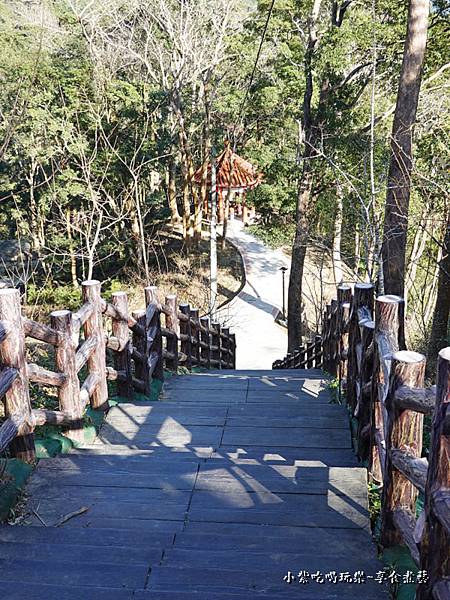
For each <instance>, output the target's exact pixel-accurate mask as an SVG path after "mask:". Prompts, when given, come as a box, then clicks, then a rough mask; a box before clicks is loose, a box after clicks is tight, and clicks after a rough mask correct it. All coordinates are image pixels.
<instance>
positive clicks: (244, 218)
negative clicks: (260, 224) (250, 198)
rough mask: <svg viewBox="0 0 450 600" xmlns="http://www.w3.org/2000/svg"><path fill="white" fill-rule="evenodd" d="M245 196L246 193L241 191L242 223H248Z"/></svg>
mask: <svg viewBox="0 0 450 600" xmlns="http://www.w3.org/2000/svg"><path fill="white" fill-rule="evenodd" d="M245 196H246V194H245V192H243V193H242V222H243V223H244V225H248V208H247V203H246V198H245Z"/></svg>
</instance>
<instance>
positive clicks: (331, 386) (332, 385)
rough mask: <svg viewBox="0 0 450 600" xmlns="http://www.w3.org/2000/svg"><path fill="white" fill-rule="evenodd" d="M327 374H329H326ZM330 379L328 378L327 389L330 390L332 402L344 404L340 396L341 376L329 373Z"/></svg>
mask: <svg viewBox="0 0 450 600" xmlns="http://www.w3.org/2000/svg"><path fill="white" fill-rule="evenodd" d="M326 375H327V374H326ZM329 377H330V379H328V380H327V390H328V391H329V392H330V404H342V401H341V398H340V396H339V389H340V385H339V378H338V377H333V378H331V375H329Z"/></svg>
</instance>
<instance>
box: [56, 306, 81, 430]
mask: <svg viewBox="0 0 450 600" xmlns="http://www.w3.org/2000/svg"><path fill="white" fill-rule="evenodd" d="M50 324H51V326H52V328H53V329H55V330H56V331H58V332H59V333H61V334H62V341H61V342H60V343H59V344H58V345H57V346H56V347H55V366H56V369H57V371H59V372H60V373H63V374H64V376H65V382H64V383H63V384H62V385H61V386H60V387H59V388H58V399H59V408H60V410H61V411H63V412H64V413H65V414H67V415H68V416H69V417H70V418H71V419H73V422H72V423H71V424H70V426H69V428H68V429H67V431H66V432H65V433H66V435H67V437H70V438H71V439H75V440H79V441H81V440H82V439H83V413H84V408H85V407H84V405H83V404H82V402H81V399H80V380H79V379H78V373H77V367H76V360H75V356H76V348H75V345H74V342H73V317H72V313H71V312H70V310H55V311H54V312H52V313H51V315H50Z"/></svg>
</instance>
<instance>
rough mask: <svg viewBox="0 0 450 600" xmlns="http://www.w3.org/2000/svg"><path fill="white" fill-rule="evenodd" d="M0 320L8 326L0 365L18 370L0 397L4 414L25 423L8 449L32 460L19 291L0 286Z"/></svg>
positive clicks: (28, 397) (29, 413) (28, 460)
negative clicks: (2, 398)
mask: <svg viewBox="0 0 450 600" xmlns="http://www.w3.org/2000/svg"><path fill="white" fill-rule="evenodd" d="M0 320H1V321H4V322H5V323H7V325H8V334H7V336H6V338H4V339H3V341H2V342H1V343H0V362H1V364H2V365H3V366H4V367H10V368H12V369H16V370H17V371H18V373H19V375H18V377H16V379H15V380H14V381H13V382H12V384H11V386H10V388H9V390H8V391H7V392H6V394H5V397H4V402H5V416H6V417H16V416H17V417H19V418H20V417H23V418H24V419H25V420H26V422H28V423H29V425H28V426H27V427H26V428H25V430H22V431H21V435H19V436H18V437H16V438H15V439H14V440H13V441H12V442H11V444H10V446H9V449H10V452H11V455H12V456H14V457H16V458H20V459H21V460H23V461H25V462H33V461H34V459H35V457H36V455H35V448H34V436H33V433H32V425H31V403H30V393H29V388H28V372H27V362H26V354H25V333H24V330H23V321H22V313H21V304H20V292H19V290H17V289H13V288H6V289H0Z"/></svg>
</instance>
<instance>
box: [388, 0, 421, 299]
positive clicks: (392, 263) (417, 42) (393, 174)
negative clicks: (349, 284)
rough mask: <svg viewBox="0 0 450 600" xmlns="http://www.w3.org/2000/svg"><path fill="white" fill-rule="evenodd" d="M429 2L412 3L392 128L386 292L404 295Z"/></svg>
mask: <svg viewBox="0 0 450 600" xmlns="http://www.w3.org/2000/svg"><path fill="white" fill-rule="evenodd" d="M429 9H430V3H429V0H409V10H408V27H407V33H406V40H405V46H404V51H403V63H402V69H401V73H400V82H399V87H398V94H397V103H396V108H395V117H394V123H393V126H392V140H391V160H390V164H389V174H388V182H387V193H386V207H385V217H384V237H383V246H382V258H383V273H384V291H385V293H386V294H398V295H399V296H403V295H404V285H405V256H406V241H407V231H408V210H409V197H410V190H411V171H412V135H413V128H414V123H415V121H416V112H417V105H418V101H419V92H420V83H421V79H422V66H423V61H424V58H425V49H426V42H427V27H428V13H429Z"/></svg>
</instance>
